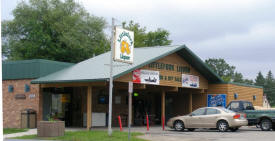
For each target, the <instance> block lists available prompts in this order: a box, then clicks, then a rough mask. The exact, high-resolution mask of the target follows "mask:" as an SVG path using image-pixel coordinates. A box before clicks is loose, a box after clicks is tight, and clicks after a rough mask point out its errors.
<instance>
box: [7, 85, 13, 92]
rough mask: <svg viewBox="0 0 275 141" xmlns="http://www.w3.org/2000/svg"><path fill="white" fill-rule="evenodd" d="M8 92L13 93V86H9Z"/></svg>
mask: <svg viewBox="0 0 275 141" xmlns="http://www.w3.org/2000/svg"><path fill="white" fill-rule="evenodd" d="M8 91H9V92H10V93H11V92H13V85H9V87H8Z"/></svg>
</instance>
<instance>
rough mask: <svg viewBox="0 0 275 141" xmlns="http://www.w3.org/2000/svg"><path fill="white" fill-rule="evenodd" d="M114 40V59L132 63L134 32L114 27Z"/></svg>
mask: <svg viewBox="0 0 275 141" xmlns="http://www.w3.org/2000/svg"><path fill="white" fill-rule="evenodd" d="M114 41H115V44H114V45H115V52H114V60H115V61H120V62H125V63H130V64H132V63H133V61H134V60H133V57H134V32H132V31H129V30H126V29H123V28H119V27H116V28H115V40H114Z"/></svg>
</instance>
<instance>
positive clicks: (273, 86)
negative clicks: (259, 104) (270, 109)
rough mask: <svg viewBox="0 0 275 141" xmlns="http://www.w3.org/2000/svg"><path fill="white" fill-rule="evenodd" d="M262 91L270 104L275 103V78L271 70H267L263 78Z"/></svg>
mask: <svg viewBox="0 0 275 141" xmlns="http://www.w3.org/2000/svg"><path fill="white" fill-rule="evenodd" d="M265 80H266V81H265V86H264V93H265V94H266V95H267V98H268V100H269V102H270V104H271V105H273V106H274V105H275V79H274V76H273V74H272V72H271V71H268V73H267V76H266V78H265Z"/></svg>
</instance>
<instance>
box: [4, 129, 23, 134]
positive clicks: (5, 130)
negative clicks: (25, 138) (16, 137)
mask: <svg viewBox="0 0 275 141" xmlns="http://www.w3.org/2000/svg"><path fill="white" fill-rule="evenodd" d="M25 131H28V129H17V128H4V129H3V132H4V134H12V133H18V132H25Z"/></svg>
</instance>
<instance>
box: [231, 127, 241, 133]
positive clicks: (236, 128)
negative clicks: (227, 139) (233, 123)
mask: <svg viewBox="0 0 275 141" xmlns="http://www.w3.org/2000/svg"><path fill="white" fill-rule="evenodd" d="M229 129H230V131H232V132H236V131H237V130H239V127H234V128H229Z"/></svg>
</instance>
